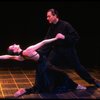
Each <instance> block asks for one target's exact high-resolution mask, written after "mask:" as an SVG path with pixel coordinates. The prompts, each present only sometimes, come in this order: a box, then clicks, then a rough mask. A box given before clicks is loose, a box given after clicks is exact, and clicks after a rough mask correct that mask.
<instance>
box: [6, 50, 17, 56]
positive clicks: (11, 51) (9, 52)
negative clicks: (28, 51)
mask: <svg viewBox="0 0 100 100" xmlns="http://www.w3.org/2000/svg"><path fill="white" fill-rule="evenodd" d="M7 53H8V54H9V55H19V53H18V52H16V53H14V52H13V50H9V49H8V51H7Z"/></svg>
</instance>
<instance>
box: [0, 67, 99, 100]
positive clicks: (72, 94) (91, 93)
mask: <svg viewBox="0 0 100 100" xmlns="http://www.w3.org/2000/svg"><path fill="white" fill-rule="evenodd" d="M90 73H91V74H92V75H93V76H95V77H96V78H97V79H100V75H99V73H100V70H94V69H93V70H90ZM67 74H69V76H70V77H71V78H72V79H73V80H74V81H75V82H78V83H80V84H82V85H84V86H90V84H88V83H87V82H85V81H84V80H82V79H81V78H80V77H79V76H78V75H77V74H76V73H75V72H73V70H70V69H69V70H67ZM34 75H35V70H32V69H31V70H30V69H29V70H28V69H27V70H24V69H21V68H19V67H16V68H14V67H13V68H6V67H0V98H4V99H5V98H11V99H12V98H14V97H13V95H14V93H15V92H16V91H17V90H18V89H19V88H29V87H31V86H33V85H34V80H35V76H34ZM26 98H29V99H31V98H33V99H45V98H46V99H50V98H53V99H55V98H56V99H58V98H59V99H72V98H92V99H97V98H100V89H97V88H92V89H89V90H78V91H77V90H76V91H69V92H67V93H63V94H29V95H24V96H22V97H20V98H19V99H26Z"/></svg>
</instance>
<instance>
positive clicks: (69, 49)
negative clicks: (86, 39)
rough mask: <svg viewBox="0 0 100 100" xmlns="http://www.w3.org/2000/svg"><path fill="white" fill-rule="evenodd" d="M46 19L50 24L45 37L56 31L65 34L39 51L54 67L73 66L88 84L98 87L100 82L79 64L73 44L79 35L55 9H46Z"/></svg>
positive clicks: (54, 33) (49, 36) (50, 36)
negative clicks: (61, 38) (62, 37)
mask: <svg viewBox="0 0 100 100" xmlns="http://www.w3.org/2000/svg"><path fill="white" fill-rule="evenodd" d="M47 20H48V22H49V24H50V27H49V29H48V33H47V35H46V37H45V39H48V38H52V37H54V36H55V35H56V34H57V33H61V34H63V35H65V39H64V40H58V41H55V42H53V43H51V44H49V45H45V46H44V47H43V48H41V49H39V52H41V53H43V55H45V56H47V57H48V59H49V61H50V63H51V64H52V65H55V66H56V68H58V69H62V68H61V67H63V66H64V68H65V67H67V66H71V67H73V68H75V70H76V72H77V73H78V75H79V76H80V77H81V78H83V79H84V80H85V81H87V82H88V83H90V84H94V85H95V86H96V87H100V84H99V83H97V82H96V81H95V79H93V78H92V77H91V76H90V74H89V73H88V72H87V71H86V69H85V68H84V67H83V66H81V64H80V61H79V58H78V56H77V53H76V50H75V45H76V43H77V42H78V40H79V35H78V33H77V32H76V30H75V29H74V28H73V27H72V25H71V24H69V23H68V22H66V21H64V20H61V19H60V18H59V16H58V12H57V11H56V10H55V9H49V10H48V11H47ZM69 84H70V83H69Z"/></svg>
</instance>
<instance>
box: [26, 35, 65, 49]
mask: <svg viewBox="0 0 100 100" xmlns="http://www.w3.org/2000/svg"><path fill="white" fill-rule="evenodd" d="M58 39H65V36H64V35H63V34H61V33H58V34H57V35H56V36H55V37H54V38H51V39H46V40H43V41H41V42H39V43H37V44H35V45H33V46H30V47H28V48H27V50H29V49H33V51H35V50H37V49H39V48H41V47H42V46H44V45H45V44H48V43H51V42H53V41H56V40H58Z"/></svg>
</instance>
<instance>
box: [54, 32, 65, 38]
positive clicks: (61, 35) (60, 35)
mask: <svg viewBox="0 0 100 100" xmlns="http://www.w3.org/2000/svg"><path fill="white" fill-rule="evenodd" d="M55 38H57V39H65V36H64V35H63V34H61V33H58V34H57V35H56V37H55Z"/></svg>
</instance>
